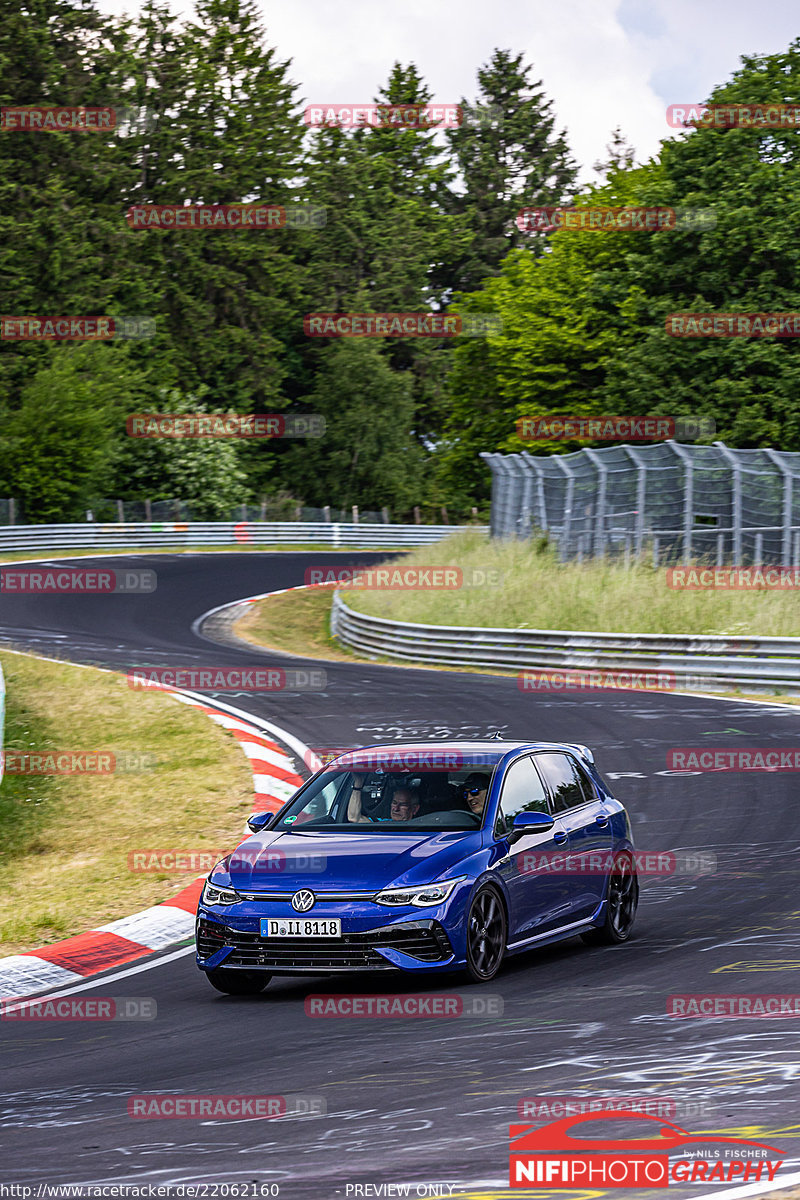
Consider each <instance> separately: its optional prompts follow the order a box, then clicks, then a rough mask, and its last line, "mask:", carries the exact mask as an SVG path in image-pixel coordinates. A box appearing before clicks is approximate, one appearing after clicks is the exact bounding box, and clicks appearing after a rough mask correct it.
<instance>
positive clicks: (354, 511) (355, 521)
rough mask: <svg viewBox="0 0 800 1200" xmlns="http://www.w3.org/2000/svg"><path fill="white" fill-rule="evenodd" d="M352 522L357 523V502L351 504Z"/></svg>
mask: <svg viewBox="0 0 800 1200" xmlns="http://www.w3.org/2000/svg"><path fill="white" fill-rule="evenodd" d="M353 524H354V525H357V524H358V505H357V504H354V505H353Z"/></svg>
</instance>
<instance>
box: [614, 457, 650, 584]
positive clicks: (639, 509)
mask: <svg viewBox="0 0 800 1200" xmlns="http://www.w3.org/2000/svg"><path fill="white" fill-rule="evenodd" d="M620 450H624V451H625V453H626V454H627V455H628V457H629V458H630V459H631V461H632V462H633V465H634V466H635V467H636V521H635V522H634V530H633V533H634V539H635V541H634V546H635V549H634V555H635V557H636V561H637V562H641V560H642V554H643V552H644V513H645V508H646V506H647V467H646V466H645V464H644V463H643V462H642V460H641V459H640V458H639V455H638V452H637V450H636V449H635V448H634V447H633V446H620Z"/></svg>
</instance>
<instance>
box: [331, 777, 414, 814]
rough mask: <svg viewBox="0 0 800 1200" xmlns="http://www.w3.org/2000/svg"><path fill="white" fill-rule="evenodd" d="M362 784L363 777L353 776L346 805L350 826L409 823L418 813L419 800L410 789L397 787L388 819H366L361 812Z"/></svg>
mask: <svg viewBox="0 0 800 1200" xmlns="http://www.w3.org/2000/svg"><path fill="white" fill-rule="evenodd" d="M363 783H364V776H363V775H354V776H353V789H352V791H351V792H350V800H349V801H348V804H347V820H348V821H349V822H350V823H351V824H354V825H355V824H359V823H363V822H365V821H372V820H376V821H410V820H411V819H412V817H416V815H417V813H418V812H419V800H418V799H417V798H416V796H415V795H414V793H413V792H412V791H411V789H410V788H407V787H399V788H397V789H396V791H395V792H394V795H393V796H392V803H391V808H390V812H389V816H388V817H374V818H373V817H366V816H364V815H363V814H362V812H361V788H362V786H363Z"/></svg>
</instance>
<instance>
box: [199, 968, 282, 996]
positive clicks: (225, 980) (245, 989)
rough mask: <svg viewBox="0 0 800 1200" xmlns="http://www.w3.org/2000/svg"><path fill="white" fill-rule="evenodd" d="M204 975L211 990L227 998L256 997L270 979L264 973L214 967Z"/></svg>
mask: <svg viewBox="0 0 800 1200" xmlns="http://www.w3.org/2000/svg"><path fill="white" fill-rule="evenodd" d="M206 975H207V976H208V982H209V983H210V984H211V986H212V987H213V988H216V989H217V991H218V992H225V994H226V995H228V996H256V995H258V993H259V992H263V990H264V988H265V987H266V986H267V984H268V983H269V981H270V979H272V976H271V975H269V974H267V972H266V971H231V970H226V969H225V967H215V968H214V970H213V971H206Z"/></svg>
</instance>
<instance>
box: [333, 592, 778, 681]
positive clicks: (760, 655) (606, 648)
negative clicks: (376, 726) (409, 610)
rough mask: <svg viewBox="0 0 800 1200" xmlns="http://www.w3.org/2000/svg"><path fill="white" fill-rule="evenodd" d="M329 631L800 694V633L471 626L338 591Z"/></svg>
mask: <svg viewBox="0 0 800 1200" xmlns="http://www.w3.org/2000/svg"><path fill="white" fill-rule="evenodd" d="M331 632H332V633H333V635H334V637H337V638H338V639H339V641H340V642H342V643H343V644H344V645H346V646H350V647H352V649H354V650H358V651H360V652H361V653H362V654H369V655H387V656H388V657H391V658H403V659H410V660H413V661H414V662H421V663H443V664H447V665H449V666H458V667H464V666H467V667H489V668H491V667H495V668H497V667H501V668H505V669H506V670H518V671H521V670H550V671H552V670H557V671H563V670H577V669H583V670H586V669H590V670H591V669H594V670H603V671H631V670H635V671H664V672H673V673H674V675H675V677H676V684H677V686H678V687H680V686H681V684H684V685H685V686H691V687H692V688H703V689H706V690H718V691H719V690H727V689H731V688H742V689H744V690H745V691H751V692H760V691H780V692H782V693H784V694H787V695H791V696H796V695H800V638H777V637H766V638H750V637H746V638H745V637H743V638H727V637H710V636H709V637H707V636H705V635H697V636H684V635H674V636H673V635H666V636H664V635H661V634H624V633H580V632H576V631H571V630H557V629H473V628H465V627H460V626H452V625H419V624H412V623H411V622H409V621H389V620H386V619H385V618H384V617H372V616H368V615H367V614H366V613H362V612H357V611H356V610H354V609H352V608H348V606H347V605H346V604H345V602H344V600H343V599H342V596H341V593H339V592H336V593H335V595H334V598H333V608H332V611H331Z"/></svg>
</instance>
